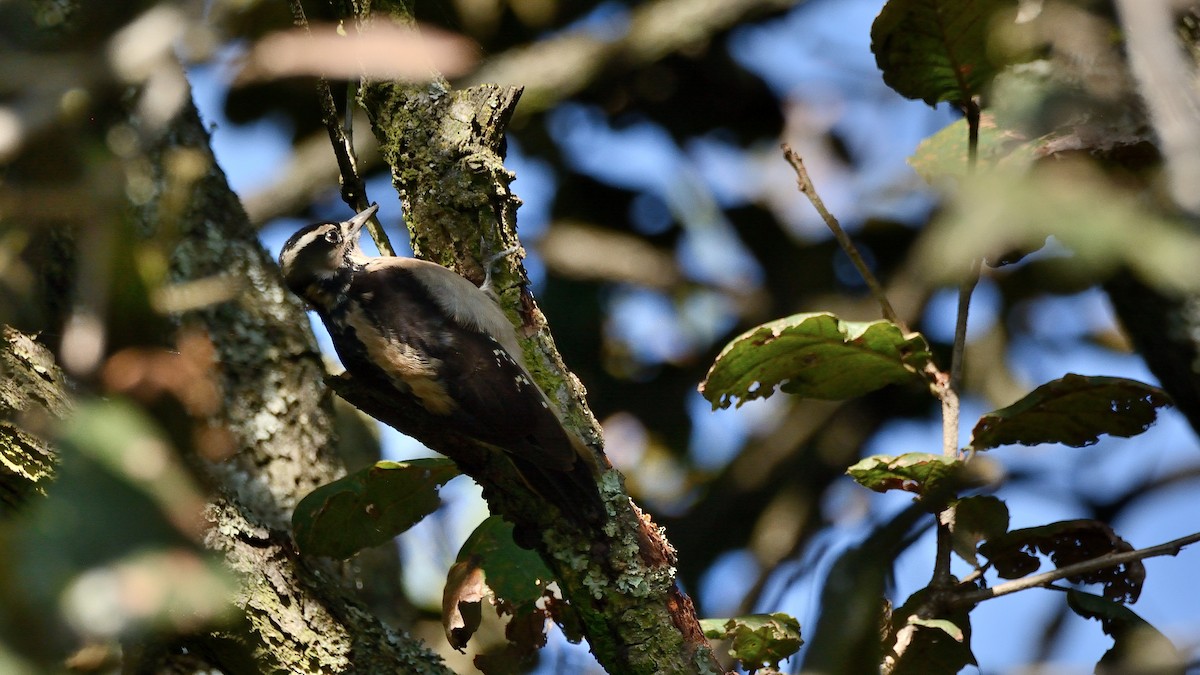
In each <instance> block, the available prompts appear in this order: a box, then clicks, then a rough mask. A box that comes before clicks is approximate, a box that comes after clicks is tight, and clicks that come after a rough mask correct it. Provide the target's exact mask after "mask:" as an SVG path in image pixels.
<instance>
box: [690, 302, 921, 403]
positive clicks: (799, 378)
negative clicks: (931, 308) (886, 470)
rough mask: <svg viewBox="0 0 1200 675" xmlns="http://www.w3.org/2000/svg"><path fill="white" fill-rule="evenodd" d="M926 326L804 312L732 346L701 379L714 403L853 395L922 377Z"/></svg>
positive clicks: (765, 326) (758, 330)
mask: <svg viewBox="0 0 1200 675" xmlns="http://www.w3.org/2000/svg"><path fill="white" fill-rule="evenodd" d="M930 358H931V356H930V354H929V345H928V344H927V343H926V342H925V338H924V337H922V336H921V335H920V334H918V333H909V334H907V335H905V334H904V333H902V332H901V330H900V328H899V327H898V326H896V325H895V324H893V323H889V322H887V321H873V322H857V321H842V320H840V319H838V318H837V317H836V316H834V315H832V314H826V313H819V314H796V315H794V316H790V317H787V318H784V319H779V320H777V321H772V322H770V323H765V324H763V325H761V326H758V327H757V328H753V329H751V330H749V331H747V332H745V333H743V334H742V335H740V336H739V337H737V338H735V339H734V340H733V341H732V342H730V343H729V344H728V345H726V347H725V349H723V350H722V351H721V353H720V355H718V356H717V360H716V362H715V363H713V366H712V368H711V369H710V370H709V371H708V376H707V377H706V378H705V380H704V382H702V383H701V384H700V393H701V394H703V395H704V397H705V398H706V399H708V401H709V402H710V403H712V404H713V409H714V410H715V409H716V408H718V407H719V408H728V407H729V406H730V404H731V403H733V400H734V399H737V400H738V403H737V404H738V405H739V406H740V405H742V404H743V403H745V402H746V401H750V400H753V399H756V398H766V397H768V396H770V395H771V394H772V393H774V391H775V387H776V386H778V385H780V384H781V383H783V385H782V389H783V391H785V392H787V393H789V394H795V395H797V396H803V397H806V398H819V399H830V400H838V399H847V398H853V397H855V396H862V395H863V394H866V393H869V392H871V391H874V390H876V389H879V388H881V387H884V386H886V385H889V384H896V383H899V382H905V381H915V380H917V379H918V378H919V373H920V372H921V370H922V369H923V368H924V367H925V366H926V365H927V364H928V363H929V361H930Z"/></svg>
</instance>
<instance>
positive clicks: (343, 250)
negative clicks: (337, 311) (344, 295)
mask: <svg viewBox="0 0 1200 675" xmlns="http://www.w3.org/2000/svg"><path fill="white" fill-rule="evenodd" d="M378 209H379V205H378V204H372V205H371V206H368V207H367V208H366V209H364V210H363V211H361V212H359V213H357V214H355V216H354V217H353V218H351V219H350V220H345V221H342V222H340V223H333V222H321V223H313V224H312V225H308V226H306V227H303V228H301V229H300V231H298V232H296V234H293V235H292V237H291V238H290V239H288V240H287V243H286V244H284V245H283V251H281V252H280V253H279V268H280V269H281V270H282V271H283V280H284V283H286V284H287V287H288V288H289V289H291V291H292V292H293V293H295V294H296V295H299V296H300V297H303V298H306V299H308V300H310V301H312V300H314V299H315V298H313V297H312V294H313V291H314V289H317V288H319V287H320V286H321V285H322V282H328V281H330V280H332V279H334V278H335V277H337V275H338V272H339V271H340V270H342V269H343V268H347V267H350V266H352V265H353V264H354V260H355V258H358V257H362V256H363V253H362V249H360V248H359V247H358V238H359V234H360V233H361V232H362V227H363V225H364V224H366V222H367V221H368V220H370V218H371V216H373V215H375V211H377V210H378Z"/></svg>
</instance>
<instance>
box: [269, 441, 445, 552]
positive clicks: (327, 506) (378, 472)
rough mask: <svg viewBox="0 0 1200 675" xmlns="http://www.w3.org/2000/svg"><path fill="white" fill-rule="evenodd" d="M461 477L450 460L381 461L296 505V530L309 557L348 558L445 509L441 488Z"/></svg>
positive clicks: (301, 548)
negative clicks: (440, 493) (439, 493)
mask: <svg viewBox="0 0 1200 675" xmlns="http://www.w3.org/2000/svg"><path fill="white" fill-rule="evenodd" d="M457 475H458V468H457V467H455V466H454V462H451V461H450V460H448V459H440V458H438V459H414V460H409V461H407V462H377V463H376V464H375V465H374V466H370V467H367V468H366V469H363V470H361V471H356V472H354V473H352V474H350V475H348V476H346V477H344V478H340V479H338V480H336V481H334V482H332V483H330V484H328V485H322V486H321V487H319V488H317V489H316V490H313V491H312V492H310V493H309V494H308V496H306V497H305V498H304V499H302V500H301V501H300V503H299V504H298V505H296V511H295V512H294V513H293V514H292V529H293V530H294V532H295V537H296V545H297V546H299V547H300V550H301V551H303V552H304V553H306V554H308V555H321V556H329V557H331V558H349V557H350V556H352V555H354V554H355V553H357V552H358V551H360V550H362V549H364V548H368V547H370V546H378V545H379V544H382V543H384V542H387V541H390V540H391V539H393V538H394V537H395V536H396V535H398V534H400V533H401V532H403V531H405V530H407V529H408V528H410V527H412V526H413V525H416V524H417V523H418V522H420V520H421V519H422V518H424V517H425V516H427V515H429V514H430V513H433V512H434V511H435V510H437V508H438V506H440V505H441V498H440V497H438V494H437V493H438V488H440V487H441V486H442V485H445V484H446V483H447V482H448V481H449V480H450V479H451V478H454V477H455V476H457Z"/></svg>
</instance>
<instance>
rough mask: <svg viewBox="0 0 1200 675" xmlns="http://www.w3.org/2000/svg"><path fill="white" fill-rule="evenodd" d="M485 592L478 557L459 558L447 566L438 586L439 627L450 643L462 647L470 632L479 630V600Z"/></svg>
mask: <svg viewBox="0 0 1200 675" xmlns="http://www.w3.org/2000/svg"><path fill="white" fill-rule="evenodd" d="M487 593H488V590H487V585H486V584H485V583H484V581H483V570H482V569H480V567H479V559H478V558H476V557H471V558H468V559H467V560H461V561H459V562H456V563H454V565H452V566H451V567H450V573H449V574H447V575H446V587H445V588H444V589H443V590H442V627H443V628H444V629H445V631H446V641H447V642H449V643H450V646H451V647H454V648H455V649H457V650H459V651H460V652H461V651H464V650H465V648H466V646H467V642H468V641H469V640H470V639H471V636H472V635H474V634H475V631H477V630H479V623H480V621H481V620H482V619H483V608H482V605H481V603H482V602H483V599H484V597H486V596H487Z"/></svg>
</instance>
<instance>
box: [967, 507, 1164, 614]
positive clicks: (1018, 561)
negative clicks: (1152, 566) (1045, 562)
mask: <svg viewBox="0 0 1200 675" xmlns="http://www.w3.org/2000/svg"><path fill="white" fill-rule="evenodd" d="M1132 550H1133V546H1131V545H1130V544H1129V542H1127V541H1125V540H1124V539H1122V538H1121V537H1119V536H1118V535H1117V533H1116V532H1114V531H1113V529H1112V528H1111V527H1109V526H1108V525H1107V524H1105V523H1102V522H1100V521H1098V520H1087V519H1079V520H1064V521H1059V522H1057V523H1050V524H1048V525H1041V526H1039V527H1027V528H1024V529H1020V530H1013V531H1012V532H1008V533H1005V534H1003V535H1000V536H998V537H993V538H991V539H989V540H988V541H986V542H984V543H983V544H982V545H980V547H979V552H980V553H981V554H983V555H985V556H987V559H988V560H989V561H991V563H992V565H993V566H994V567H995V568H996V573H997V574H999V575H1000V576H1001V577H1003V578H1005V579H1016V578H1018V577H1023V576H1025V575H1027V574H1030V573H1032V572H1036V571H1037V569H1038V567H1040V565H1041V563H1040V562H1039V561H1038V559H1037V557H1036V556H1035V554H1036V553H1043V554H1045V555H1048V556H1050V560H1051V561H1052V562H1053V563H1054V565H1055V566H1056V567H1060V568H1061V567H1067V566H1069V565H1074V564H1075V563H1080V562H1084V561H1087V560H1094V559H1096V558H1099V557H1100V556H1104V555H1108V554H1110V553H1124V552H1127V551H1132ZM1145 579H1146V568H1145V567H1144V566H1143V565H1142V563H1141V561H1140V560H1131V561H1129V562H1124V563H1120V564H1118V565H1113V566H1112V567H1105V568H1102V569H1098V570H1093V571H1091V572H1084V573H1083V574H1077V575H1074V576H1070V577H1067V581H1070V582H1072V583H1076V584H1102V585H1103V586H1104V597H1106V598H1109V599H1111V600H1121V601H1124V602H1136V601H1137V599H1138V596H1139V595H1140V594H1141V592H1142V583H1143V582H1144V581H1145Z"/></svg>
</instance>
